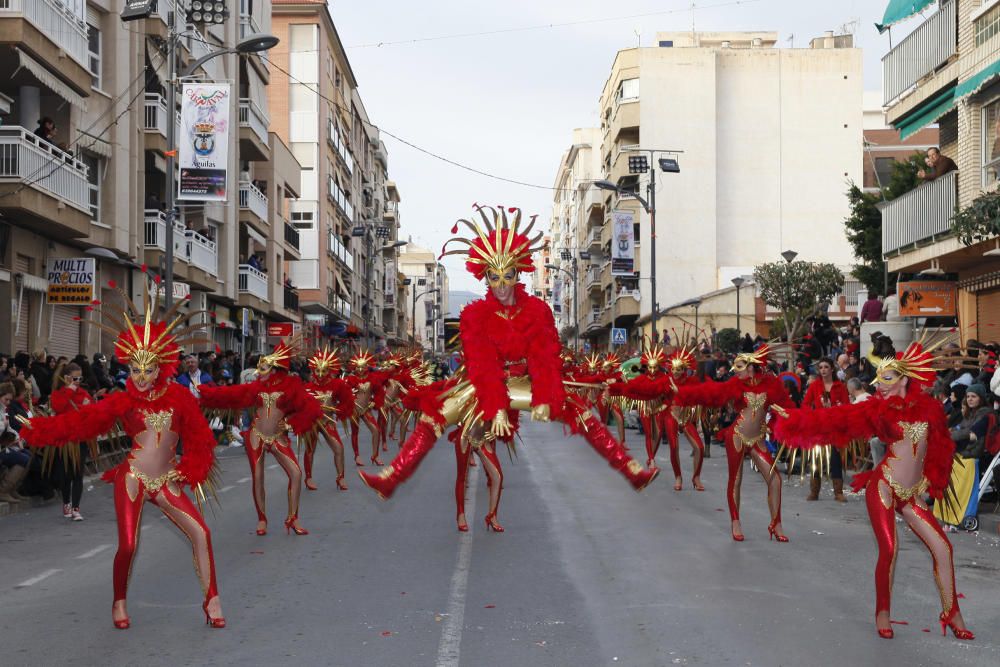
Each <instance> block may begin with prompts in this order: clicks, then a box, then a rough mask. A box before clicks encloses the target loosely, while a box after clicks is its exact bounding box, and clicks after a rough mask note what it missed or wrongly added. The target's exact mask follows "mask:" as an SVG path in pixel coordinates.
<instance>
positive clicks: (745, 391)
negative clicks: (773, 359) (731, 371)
mask: <svg viewBox="0 0 1000 667" xmlns="http://www.w3.org/2000/svg"><path fill="white" fill-rule="evenodd" d="M766 354H767V352H766V351H762V352H758V353H755V354H748V355H739V356H737V362H739V361H740V357H746V358H748V359H749V358H752V359H751V360H749V361H744V364H746V365H747V366H750V364H761V365H762V363H763V359H764V358H766ZM734 366H735V364H734ZM745 372H746V373H750V372H751V371H749V370H747V371H745ZM752 372H753V375H746V376H745V377H739V376H734V377H731V378H730V379H729V380H727V381H725V382H702V383H700V384H695V385H690V386H683V387H680V388H679V389H678V391H677V393H676V395H675V397H674V399H673V403H674V405H676V406H679V407H685V406H697V405H700V406H704V407H708V408H722V407H724V406H726V405H727V404H732V406H733V408H734V409H735V410H736V411H737V412H738V413H739V416H738V417H737V419H736V422H735V423H733V424H732V425H731V426H729V427H728V428H726V429H725V430H723V431H722V432H721V433H720V435H721V436H722V437H723V439H724V442H725V443H726V459H727V462H728V467H729V481H728V484H727V487H726V499H727V500H728V502H729V516H730V519H731V520H732V522H733V533H732V535H733V539H734V540H736V541H737V542H742V541H743V539H744V537H743V532H742V530H741V529H740V527H739V526H738V525H737V522H739V520H740V486H741V483H742V480H743V461H744V459H745V458H747V457H750V459H751V460H752V461H753V462H754V465H755V466H756V467H757V470H758V471H759V472H760V474H761V476H762V477H763V478H764V482H765V483H766V484H767V504H768V508H769V509H770V512H771V524H770V525H769V526H768V533H769V534H770V536H771V537H776V538H777V539H778V541H779V542H787V541H788V538H787V537H785V535H784V533H783V532H782V530H781V475H779V474H778V473H777V472H775V471H773V470H772V467H773V466H774V461H773V460H772V458H771V455H770V453H769V452H768V451H767V447H766V446H765V444H764V439H765V437H766V436H767V427H766V425H765V418H766V417H767V413H768V411H769V410H771V409H772V408H774V407H776V408H777V409H779V410H783V409H788V408H791V407H793V404H792V400H791V398H790V397H789V396H788V391H787V390H786V389H785V386H784V385H783V384H782V383H781V381H780V380H779V379H778V378H776V377H774V376H773V375H770V374H768V373H766V372H765V371H764V370H763V369H762V368H759V367H758V368H756V370H754V371H752Z"/></svg>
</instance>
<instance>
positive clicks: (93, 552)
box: [76, 544, 111, 560]
mask: <svg viewBox="0 0 1000 667" xmlns="http://www.w3.org/2000/svg"><path fill="white" fill-rule="evenodd" d="M110 548H111V545H110V544H102V545H101V546H99V547H94V548H93V549H91V550H90V551H88V552H87V553H85V554H80V555H79V556H77V557H76V559H77V560H83V559H84V558H93V557H94V556H96V555H97V554H99V553H101V552H102V551H104V550H105V549H110Z"/></svg>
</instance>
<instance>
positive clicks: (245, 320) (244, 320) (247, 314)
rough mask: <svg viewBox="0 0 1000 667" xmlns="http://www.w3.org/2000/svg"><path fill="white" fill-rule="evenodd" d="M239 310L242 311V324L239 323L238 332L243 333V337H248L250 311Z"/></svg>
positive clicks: (245, 309)
mask: <svg viewBox="0 0 1000 667" xmlns="http://www.w3.org/2000/svg"><path fill="white" fill-rule="evenodd" d="M241 310H242V313H241V316H240V319H241V320H242V322H241V327H240V331H241V332H242V333H243V335H244V336H249V335H250V310H249V309H247V308H243V309H241Z"/></svg>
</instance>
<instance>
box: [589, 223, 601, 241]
mask: <svg viewBox="0 0 1000 667" xmlns="http://www.w3.org/2000/svg"><path fill="white" fill-rule="evenodd" d="M587 245H601V228H600V227H592V228H591V230H590V232H589V233H588V234H587Z"/></svg>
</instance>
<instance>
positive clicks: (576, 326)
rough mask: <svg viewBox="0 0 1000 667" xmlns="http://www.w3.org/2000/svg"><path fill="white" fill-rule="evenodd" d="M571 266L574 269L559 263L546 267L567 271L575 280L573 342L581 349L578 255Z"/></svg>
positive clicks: (576, 347) (551, 269) (571, 278)
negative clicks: (577, 303) (578, 316)
mask: <svg viewBox="0 0 1000 667" xmlns="http://www.w3.org/2000/svg"><path fill="white" fill-rule="evenodd" d="M570 266H572V267H573V270H572V271H567V270H566V269H564V268H562V267H561V266H559V265H558V264H546V265H545V268H546V269H548V270H550V271H562V272H563V273H565V274H566V275H567V276H569V277H570V280H572V281H573V328H574V333H573V341H574V343H573V344H574V347H575V349H577V350H579V349H580V320H579V319H578V318H577V310H576V302H577V301H578V299H577V298H576V297H577V294H576V292H577V274H578V272H579V269H578V268H577V265H576V256H574V257H573V263H572V264H571V265H570Z"/></svg>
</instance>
